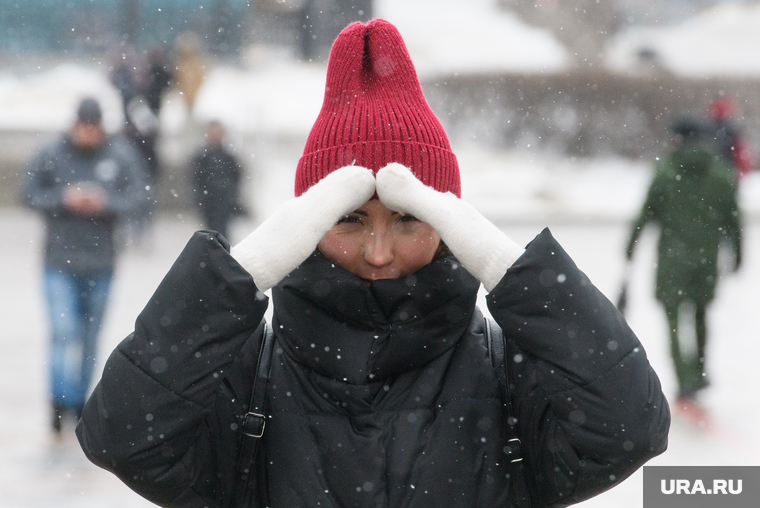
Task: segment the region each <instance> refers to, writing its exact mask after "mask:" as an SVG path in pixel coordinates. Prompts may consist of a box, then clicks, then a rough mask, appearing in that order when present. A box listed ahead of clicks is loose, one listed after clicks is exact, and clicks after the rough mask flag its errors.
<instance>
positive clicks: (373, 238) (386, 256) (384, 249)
mask: <svg viewBox="0 0 760 508" xmlns="http://www.w3.org/2000/svg"><path fill="white" fill-rule="evenodd" d="M364 259H365V260H366V261H367V263H369V264H371V265H373V266H386V265H389V264H390V263H391V261H393V238H392V236H391V235H388V234H385V233H380V232H373V233H370V235H369V238H367V241H366V242H365V244H364Z"/></svg>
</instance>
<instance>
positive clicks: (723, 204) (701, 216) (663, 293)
mask: <svg viewBox="0 0 760 508" xmlns="http://www.w3.org/2000/svg"><path fill="white" fill-rule="evenodd" d="M649 222H652V223H655V224H656V225H657V226H658V227H659V229H660V237H659V244H658V248H657V257H658V259H657V279H656V291H655V296H656V298H657V300H659V301H660V302H662V303H663V305H665V307H671V308H672V307H677V306H678V305H679V304H680V303H681V302H682V301H684V300H690V301H692V302H694V303H702V304H706V303H708V302H710V301H711V300H712V299H713V297H714V295H715V284H716V282H717V276H718V268H717V260H718V248H719V245H720V243H721V241H726V242H728V244H729V245H730V246H731V247H732V248H733V251H734V255H735V263H736V267H738V266H739V263H740V262H741V227H740V216H739V208H738V205H737V198H736V186H735V184H734V183H733V180H732V177H731V168H730V167H728V166H726V165H725V164H724V163H722V162H721V161H720V160H719V159H718V158H716V157H714V155H713V154H712V153H711V152H709V151H707V150H705V149H703V148H701V147H700V146H699V145H686V146H684V147H682V148H680V149H678V150H676V151H674V152H673V153H672V154H670V155H669V156H667V157H666V158H665V159H664V160H662V161H661V162H659V163H658V164H657V166H656V169H655V176H654V179H653V181H652V184H651V186H650V187H649V192H648V194H647V198H646V202H645V203H644V206H643V208H642V211H641V214H640V215H639V217H638V219H637V220H636V222H635V223H634V226H633V233H632V235H631V240H630V242H629V244H628V258H629V259H630V258H631V256H632V254H633V248H634V245H635V244H636V241H637V240H638V237H639V235H640V234H641V231H642V229H643V228H644V226H645V225H646V224H647V223H649Z"/></svg>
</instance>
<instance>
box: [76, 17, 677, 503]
mask: <svg viewBox="0 0 760 508" xmlns="http://www.w3.org/2000/svg"><path fill="white" fill-rule="evenodd" d="M326 82H327V86H326V91H325V100H324V104H323V107H322V110H321V111H320V113H319V115H318V117H317V120H316V122H315V123H314V126H313V127H312V130H311V132H310V134H309V137H308V139H307V142H306V147H305V148H304V153H303V156H302V157H301V159H300V160H299V161H298V165H297V167H296V169H295V175H296V178H295V182H294V183H295V185H294V190H295V196H294V197H293V198H292V199H290V200H288V201H287V202H285V203H283V204H282V206H280V207H278V208H277V209H276V210H274V211H273V212H272V213H271V215H270V216H269V217H268V218H267V219H266V220H265V221H264V222H263V223H262V224H261V225H259V226H258V227H257V228H256V229H255V230H254V231H252V232H251V233H250V234H249V235H248V236H247V237H246V238H245V239H244V240H243V241H242V242H240V243H238V244H237V245H235V246H234V247H232V248H231V249H230V245H229V244H228V242H227V241H226V239H225V238H224V237H222V236H221V235H219V234H217V233H210V232H208V231H201V232H197V233H196V234H195V235H194V236H193V237H192V238H191V239H190V241H189V242H188V244H187V246H186V248H185V249H184V251H183V252H182V253H181V254H180V256H179V258H178V260H177V261H176V263H175V264H174V265H173V266H172V268H171V269H170V270H169V272H168V273H167V275H166V276H165V277H164V279H163V281H162V282H161V284H160V286H159V287H158V288H157V290H156V292H155V294H154V295H153V297H152V298H151V300H150V301H149V302H148V304H147V305H146V307H145V309H144V310H143V312H142V313H141V314H140V316H139V317H138V318H137V322H136V325H135V330H134V333H133V334H131V335H130V336H129V338H127V339H126V340H124V341H122V343H121V344H120V345H119V346H118V347H117V349H116V350H115V351H114V353H113V354H112V355H111V358H110V359H109V361H108V363H107V364H106V368H105V370H104V373H103V378H102V379H101V381H100V383H99V384H98V386H97V387H96V388H95V391H94V393H93V395H92V396H91V397H90V399H89V401H88V402H87V405H86V406H85V410H84V414H83V416H82V420H81V421H80V423H79V426H78V427H77V436H78V437H79V442H80V444H81V445H82V448H83V450H84V451H85V453H86V455H87V457H89V458H90V460H92V461H93V462H95V463H96V464H98V465H100V466H101V467H103V468H106V469H108V470H110V471H113V472H114V473H115V474H116V475H118V476H119V477H120V478H121V479H122V480H123V481H124V482H125V483H127V484H128V485H129V486H130V487H131V488H132V489H133V490H135V491H136V492H139V493H140V494H141V495H143V496H145V497H146V498H147V499H149V500H151V501H152V502H154V503H156V504H158V505H161V506H214V507H250V506H270V507H273V508H285V507H288V508H290V507H305V506H309V507H316V506H323V507H348V506H362V507H369V506H373V507H375V506H392V507H398V506H405V507H439V506H440V507H443V506H469V507H473V506H489V507H491V506H529V505H533V506H567V505H570V504H573V503H576V502H580V501H582V500H583V499H586V498H589V497H591V496H594V495H596V494H599V493H600V492H602V491H604V490H606V489H608V488H611V487H613V486H614V485H616V484H617V483H618V482H621V481H622V480H623V479H624V478H626V477H627V476H629V475H630V474H632V473H633V472H634V471H635V470H636V469H637V468H638V467H639V466H640V465H642V464H643V463H644V462H646V461H647V460H648V459H649V458H651V457H653V456H655V455H657V454H659V453H661V452H663V451H664V450H665V448H666V445H667V432H668V426H669V423H670V414H669V411H668V405H667V402H666V401H665V397H664V395H663V394H662V392H661V390H660V384H659V380H658V378H657V375H656V374H655V372H654V371H653V370H652V368H651V366H650V365H649V362H648V360H647V357H646V354H645V352H644V349H643V347H642V346H641V343H640V342H639V340H638V339H637V338H636V336H635V335H634V333H633V332H632V331H631V329H630V328H629V327H628V326H627V325H626V323H625V320H624V319H622V317H621V316H620V313H619V312H618V311H617V309H615V307H614V306H613V305H612V303H611V302H609V300H607V299H606V298H605V297H604V295H602V293H601V292H599V291H598V290H597V289H596V288H595V287H594V286H593V285H592V284H591V282H589V280H588V278H587V277H586V276H585V275H584V274H583V273H582V272H581V271H580V270H579V269H578V267H577V266H576V265H575V264H574V263H573V261H572V260H571V259H570V257H569V256H568V254H567V253H566V252H565V251H564V250H563V249H562V247H561V246H560V245H559V243H558V242H557V241H556V240H555V239H554V238H553V237H552V235H551V233H550V232H549V231H548V230H547V229H545V230H544V231H543V232H541V233H540V234H539V235H538V236H537V237H536V238H535V239H534V240H533V241H532V242H531V243H530V244H529V245H528V246H527V247H526V248H523V247H521V246H519V245H518V244H516V243H515V242H513V241H512V240H511V239H510V238H509V237H508V236H507V235H506V234H504V233H503V232H502V231H501V230H499V229H498V228H497V227H496V226H494V225H493V224H492V223H491V222H489V221H488V220H487V219H486V218H485V217H483V216H482V215H481V214H480V213H479V212H478V211H477V210H476V209H475V208H474V207H473V206H472V205H470V204H468V203H467V202H465V201H464V200H462V199H460V197H459V196H460V193H461V184H460V182H461V180H460V173H459V165H458V163H457V159H456V156H455V155H454V153H453V152H452V151H451V145H450V144H449V140H448V137H447V136H446V133H445V131H444V130H443V127H442V126H441V123H440V122H439V120H438V119H437V118H436V116H435V114H434V113H433V111H432V110H431V109H430V106H429V105H428V103H427V101H426V100H425V98H424V96H423V94H422V89H421V87H420V83H419V80H418V79H417V74H416V72H415V69H414V66H413V65H412V63H411V59H410V58H409V54H408V52H407V50H406V47H405V45H404V42H403V40H402V39H401V35H400V34H399V33H398V30H396V28H395V27H394V26H393V25H391V24H390V23H388V22H386V21H384V20H380V19H376V20H373V21H370V22H369V23H367V24H363V23H354V24H352V25H350V26H349V27H348V28H346V29H345V30H344V31H343V32H341V34H340V35H339V36H338V38H337V40H336V41H335V43H334V44H333V47H332V52H331V55H330V60H329V62H328V66H327V80H326ZM481 283H482V284H483V285H484V286H485V288H486V290H487V291H488V292H489V295H488V298H487V300H488V301H487V304H488V308H489V310H490V311H491V315H492V316H493V319H489V320H488V321H485V320H484V318H483V315H482V314H481V312H480V310H478V308H477V305H476V300H477V294H478V288H479V287H480V285H481ZM269 289H271V290H272V298H273V300H272V305H273V314H272V316H273V317H272V322H271V325H270V324H269V323H267V322H265V321H264V320H263V318H264V315H265V312H266V310H267V307H268V305H269V298H268V296H267V295H266V294H265V292H266V291H268V290H269ZM502 329H503V330H504V333H503V334H501V333H500V332H501V330H502ZM249 401H250V402H249ZM257 450H258V451H259V452H260V453H258V454H257Z"/></svg>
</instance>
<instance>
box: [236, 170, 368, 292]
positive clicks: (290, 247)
mask: <svg viewBox="0 0 760 508" xmlns="http://www.w3.org/2000/svg"><path fill="white" fill-rule="evenodd" d="M374 194H375V175H374V174H373V173H372V171H370V170H369V169H367V168H363V167H360V166H346V167H343V168H340V169H338V170H335V171H333V172H332V173H330V174H329V175H327V176H326V177H324V178H323V179H322V180H320V181H319V182H317V183H316V184H314V185H313V186H312V187H310V188H309V190H307V191H306V192H304V193H303V194H301V195H300V196H299V197H297V198H294V199H291V200H289V201H286V202H285V203H283V204H282V205H280V206H279V207H277V209H276V210H275V211H274V213H272V215H271V216H269V218H267V219H266V220H265V221H264V222H263V223H261V225H260V226H259V227H258V228H256V230H255V231H254V232H253V233H251V234H250V235H248V236H247V237H246V238H245V239H244V240H243V241H242V242H240V243H239V244H237V245H235V246H234V247H233V248H232V250H231V252H230V253H231V254H232V257H233V258H235V259H236V260H237V262H238V263H240V265H241V266H242V267H243V268H245V269H246V270H247V271H248V273H250V274H251V276H252V277H253V281H254V282H255V283H256V287H257V288H259V290H261V291H266V290H267V289H269V288H271V287H272V286H274V285H276V284H277V283H278V282H280V281H281V280H282V279H283V278H284V277H285V276H286V275H287V274H289V273H290V272H292V271H293V270H294V269H295V268H296V267H298V265H300V264H301V263H303V262H304V260H306V258H308V257H309V255H311V253H312V252H314V249H315V248H316V247H317V244H318V243H319V241H320V240H321V239H322V237H323V236H324V235H325V233H327V232H328V231H329V230H330V228H332V227H333V226H334V225H335V223H336V222H337V221H338V219H340V218H341V217H343V216H344V215H346V214H349V213H351V212H353V211H354V210H356V209H357V208H359V207H360V206H362V205H363V204H364V203H366V202H367V201H368V200H369V199H370V198H371V197H372V196H373V195H374Z"/></svg>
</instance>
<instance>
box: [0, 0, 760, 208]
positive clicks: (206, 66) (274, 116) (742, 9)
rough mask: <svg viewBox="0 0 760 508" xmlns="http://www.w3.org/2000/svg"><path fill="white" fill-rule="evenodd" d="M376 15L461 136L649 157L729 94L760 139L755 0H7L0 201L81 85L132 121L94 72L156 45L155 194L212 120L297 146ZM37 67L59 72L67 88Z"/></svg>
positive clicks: (251, 137)
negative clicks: (353, 43) (330, 62)
mask: <svg viewBox="0 0 760 508" xmlns="http://www.w3.org/2000/svg"><path fill="white" fill-rule="evenodd" d="M402 12H404V13H405V14H403V15H402V14H401V13H402ZM452 13H453V14H452ZM475 14H478V15H479V16H480V17H477V16H475ZM377 16H381V17H385V18H386V19H389V20H390V21H391V22H397V21H396V20H397V19H398V20H399V21H401V23H400V24H399V27H400V29H401V31H402V33H403V34H404V36H405V39H406V40H407V45H408V46H409V47H410V51H411V54H412V57H413V59H414V60H415V62H416V63H417V66H418V72H419V74H420V77H421V79H422V82H423V89H424V90H425V94H426V97H427V98H428V101H429V102H430V103H431V105H432V107H433V109H434V110H436V112H438V114H439V116H440V117H441V118H442V121H443V123H444V127H445V128H446V129H447V131H448V133H449V135H450V137H451V138H452V141H454V142H457V141H458V140H461V141H466V142H470V141H473V140H475V141H477V142H478V143H481V144H484V145H486V146H490V147H492V148H494V149H504V150H524V151H525V150H527V151H529V152H533V153H545V152H548V153H552V154H556V155H559V156H570V157H598V156H618V157H624V158H628V159H631V160H639V159H641V160H646V159H651V158H652V157H653V156H655V154H657V153H659V152H660V151H661V150H662V149H663V148H664V144H667V139H666V138H665V136H664V135H665V133H667V126H668V123H669V121H670V120H671V119H672V117H673V115H674V114H676V113H681V112H685V111H687V112H692V113H695V114H697V113H701V112H702V111H703V109H704V107H705V105H706V103H707V102H709V101H710V100H712V99H714V98H716V97H721V96H725V95H729V96H731V97H732V98H733V100H734V101H735V102H736V104H737V111H736V118H735V121H736V122H737V123H738V124H740V125H741V126H742V128H743V129H744V133H745V137H746V140H747V142H748V144H749V145H751V146H760V87H758V86H757V80H758V79H760V56H756V54H757V52H754V51H752V50H751V48H752V47H757V45H756V44H755V42H757V43H760V41H755V40H754V37H755V35H754V33H755V32H760V31H758V30H756V29H754V28H752V26H753V25H752V23H753V22H754V23H758V24H760V7H758V4H757V2H751V1H738V0H734V1H730V2H729V1H718V0H666V1H663V0H636V1H634V0H610V1H604V2H599V1H597V0H574V1H560V0H538V1H536V2H523V1H521V0H473V1H472V2H469V1H468V2H465V1H464V0H440V1H438V2H435V1H431V0H409V1H407V2H404V1H401V0H175V1H167V0H102V1H98V2H92V1H90V0H69V1H67V2H58V1H54V0H35V1H31V0H26V1H23V0H22V1H19V0H0V108H2V111H3V112H2V113H0V175H2V178H3V181H4V182H6V183H8V185H3V186H0V204H5V205H7V204H11V203H12V202H13V195H12V189H13V188H14V185H13V184H14V182H15V180H16V174H17V173H18V171H19V170H20V169H21V164H22V163H23V161H24V159H25V158H26V157H27V156H28V153H29V151H30V150H31V149H32V148H33V147H35V146H39V144H40V139H39V138H40V137H43V138H44V137H46V136H49V135H50V134H51V133H52V132H54V131H56V130H60V129H62V128H64V127H65V125H66V123H67V122H68V117H67V116H66V113H65V112H66V111H71V109H72V104H73V103H74V101H76V100H78V98H79V97H78V96H75V95H77V94H79V95H82V94H83V93H84V92H89V93H90V94H94V95H96V96H98V97H99V99H100V100H101V102H102V103H103V104H104V109H105V118H104V120H105V122H106V126H107V127H109V128H110V130H111V131H117V130H121V129H123V128H124V125H125V118H124V116H125V114H126V110H125V111H124V112H122V111H119V110H121V109H124V108H122V107H120V106H119V104H118V102H119V101H118V95H117V94H114V93H113V87H112V86H111V85H107V84H106V85H104V84H103V83H102V82H101V81H102V80H101V78H102V76H109V75H112V73H113V68H114V67H115V66H117V65H125V66H126V67H128V68H132V69H134V70H136V71H137V73H138V74H140V73H141V72H142V74H143V75H144V74H145V73H146V71H145V70H144V68H146V66H147V65H148V64H147V63H146V60H149V57H150V55H156V54H158V53H159V52H160V53H161V54H163V55H165V58H166V60H165V65H166V67H167V69H166V70H171V71H172V74H173V77H174V79H173V82H172V86H171V87H169V88H168V89H167V90H165V92H164V93H163V97H162V98H161V101H162V102H161V105H163V106H165V107H161V108H160V111H159V108H158V106H157V107H156V108H154V109H155V112H156V113H157V114H158V117H159V120H160V126H159V135H158V138H157V144H156V150H157V153H158V158H159V161H160V165H161V166H162V167H161V168H160V174H162V175H164V177H163V178H161V179H160V180H159V181H157V182H156V185H157V189H158V195H159V196H160V197H161V199H159V204H160V206H162V207H177V206H179V207H186V206H187V204H188V203H187V199H188V196H189V193H188V192H187V189H184V188H183V184H182V182H181V180H182V178H181V176H182V175H183V172H184V171H185V168H186V163H187V160H186V159H187V157H188V155H187V154H188V153H190V152H192V150H193V148H195V147H196V146H197V145H198V144H199V143H200V141H201V139H200V138H201V134H200V131H201V129H200V127H198V126H199V125H201V124H202V123H203V122H205V121H208V120H213V119H216V120H220V121H222V122H223V123H225V124H226V126H227V127H228V129H229V134H230V136H229V137H230V140H231V142H233V143H234V144H236V146H238V148H239V150H241V151H243V152H245V153H242V154H241V155H242V159H243V160H244V161H245V163H246V164H247V163H250V164H251V165H253V158H254V157H255V154H256V153H258V154H261V153H262V150H265V149H271V148H272V147H274V149H275V150H280V151H281V150H289V151H292V152H294V153H295V152H297V150H298V147H299V146H302V145H303V140H304V139H305V136H306V133H307V132H308V127H309V125H310V120H311V119H312V118H314V117H315V116H316V113H317V111H318V107H319V103H320V101H321V94H320V93H318V92H317V90H319V89H320V88H321V86H322V84H321V83H320V80H321V79H322V78H321V75H322V74H323V73H324V62H325V60H326V57H327V55H328V53H329V49H330V46H331V44H332V41H333V40H334V38H335V36H336V35H337V34H338V33H339V31H340V30H341V29H342V28H343V27H345V26H346V25H347V24H348V23H350V22H352V21H357V20H359V21H363V20H368V19H371V18H373V17H377ZM471 16H472V17H471ZM475 19H477V20H478V21H477V23H476V22H475V21H473V20H475ZM405 20H418V23H416V25H414V24H411V23H410V24H408V25H405V23H409V22H408V21H405ZM478 24H479V25H480V26H477V25H478ZM727 34H729V35H730V36H728V35H727ZM467 37H469V38H471V39H475V40H476V42H475V43H473V42H472V41H468V44H463V43H462V39H463V38H467ZM732 42H733V44H734V45H735V46H734V47H731V46H730V44H731V43H732ZM478 43H479V44H480V46H481V47H480V48H478V52H477V53H470V54H469V55H462V54H461V53H462V51H461V48H462V47H467V48H471V47H477V46H478ZM188 52H190V53H191V54H190V56H189V57H188V58H185V57H186V56H187V53H188ZM756 60H757V61H756ZM188 62H189V63H188ZM431 62H432V63H431ZM170 68H171V69H170ZM141 69H142V70H141ZM275 71H276V72H277V74H276V75H275ZM77 72H79V74H78V75H75V74H76V73H77ZM2 78H5V79H2ZM139 79H140V78H139V77H138V80H139ZM142 79H145V78H144V76H143V78H142ZM45 80H47V81H48V83H50V82H51V81H54V82H57V84H58V90H57V91H56V92H57V94H58V97H57V99H56V98H54V97H52V96H50V94H49V91H50V87H48V88H47V89H46V88H45V87H43V85H42V84H41V82H42V81H45ZM278 80H279V81H278ZM88 83H89V84H88ZM30 84H31V86H30ZM312 85H313V86H312ZM109 86H111V89H109V88H108V87H109ZM273 91H276V92H277V96H276V100H274V99H275V96H274V95H273V94H272V92H273ZM122 92H123V90H122ZM177 93H180V94H181V98H182V100H179V99H178V97H177V95H176V94H177ZM286 96H287V97H289V99H287V100H283V98H284V97H286ZM180 103H184V104H180ZM127 123H129V122H127ZM296 156H297V154H296Z"/></svg>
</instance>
